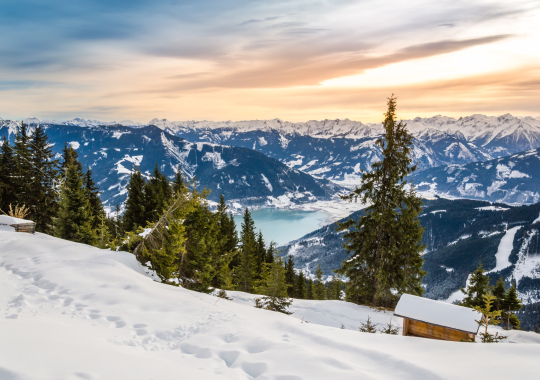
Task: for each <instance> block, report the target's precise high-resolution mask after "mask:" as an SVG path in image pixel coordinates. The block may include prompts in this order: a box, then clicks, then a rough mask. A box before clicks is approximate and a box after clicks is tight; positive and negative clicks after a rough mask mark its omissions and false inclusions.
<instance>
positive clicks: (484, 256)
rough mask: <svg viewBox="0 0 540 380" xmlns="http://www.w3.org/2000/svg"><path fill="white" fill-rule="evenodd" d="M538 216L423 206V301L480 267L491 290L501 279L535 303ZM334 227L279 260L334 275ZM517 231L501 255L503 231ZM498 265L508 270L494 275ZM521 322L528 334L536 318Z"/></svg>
mask: <svg viewBox="0 0 540 380" xmlns="http://www.w3.org/2000/svg"><path fill="white" fill-rule="evenodd" d="M361 213H362V211H358V212H355V213H353V214H351V215H350V217H351V218H352V219H355V220H357V219H358V218H359V216H360V215H361ZM539 215H540V203H537V204H535V205H531V206H521V207H511V206H507V205H504V204H490V203H488V202H482V201H475V200H453V201H452V200H448V199H442V198H440V199H437V200H433V201H429V200H426V201H425V206H424V210H423V213H422V214H421V216H420V223H421V224H422V226H423V227H424V236H423V243H424V244H426V250H425V253H424V260H425V262H424V267H423V269H424V270H425V271H427V275H426V276H425V277H424V284H425V285H426V288H425V289H426V293H425V296H426V297H429V298H433V299H443V300H446V299H448V298H449V297H451V295H452V294H453V293H454V292H456V291H457V290H458V289H459V287H460V286H461V287H464V286H465V284H466V280H467V277H468V275H469V273H471V272H472V271H473V270H474V269H476V267H477V266H478V263H479V262H480V261H481V262H482V264H483V266H484V267H485V268H486V269H487V270H494V269H495V270H494V271H493V272H492V274H491V275H490V279H491V281H492V283H493V284H494V283H495V282H496V281H497V279H498V278H499V277H500V276H502V277H503V278H504V279H505V281H506V282H507V284H510V282H511V281H516V282H517V288H518V292H519V294H520V297H521V298H522V299H523V300H524V302H525V303H526V304H530V305H533V304H537V303H539V302H540V260H539V259H538V255H539V254H540V245H539V240H538V236H540V234H539V232H540V217H539ZM347 219H349V218H344V219H342V220H341V222H343V221H345V220H347ZM336 226H337V224H336V223H333V224H330V225H328V226H325V227H323V228H321V229H319V230H317V231H314V232H312V233H310V234H308V235H306V236H304V237H302V238H301V239H298V240H296V241H294V242H291V243H290V244H289V245H287V246H284V247H281V248H282V255H288V254H291V255H293V256H294V258H295V264H296V267H297V268H298V269H303V270H304V271H305V272H307V273H308V274H313V273H315V270H316V268H317V266H318V264H319V263H321V267H322V269H323V271H324V272H325V274H326V275H328V276H329V275H331V274H332V269H337V268H339V267H340V266H341V262H342V261H343V260H344V259H346V258H347V253H346V251H345V250H344V249H343V247H342V243H343V233H342V232H341V233H338V232H336V230H335V228H336ZM518 226H519V227H520V228H519V229H517V230H515V231H513V232H514V235H513V238H512V241H511V242H510V245H511V247H510V249H504V250H502V251H501V252H499V247H500V246H501V241H502V240H503V237H504V236H506V233H507V232H506V231H507V230H511V229H512V228H513V227H518ZM497 258H499V262H498V261H497ZM501 260H502V261H501ZM504 260H506V261H504ZM502 262H508V263H510V264H509V265H508V266H504V265H502V266H503V268H502V269H496V268H498V267H500V265H498V264H500V263H502ZM520 318H521V319H522V322H523V326H524V327H525V328H528V329H532V328H534V325H535V324H536V323H539V324H540V316H538V314H536V313H533V312H526V313H524V314H523V315H522V316H521V317H520Z"/></svg>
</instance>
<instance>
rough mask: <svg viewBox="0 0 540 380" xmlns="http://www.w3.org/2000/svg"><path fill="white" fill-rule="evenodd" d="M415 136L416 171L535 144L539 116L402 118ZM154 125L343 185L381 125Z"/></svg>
mask: <svg viewBox="0 0 540 380" xmlns="http://www.w3.org/2000/svg"><path fill="white" fill-rule="evenodd" d="M405 122H406V123H407V125H408V127H409V130H410V131H411V132H412V133H413V135H414V136H415V138H416V139H415V149H414V153H415V156H416V160H417V161H418V163H419V168H420V169H427V168H432V167H437V166H441V165H450V164H467V163H470V162H477V161H484V160H488V159H491V158H497V157H502V156H506V155H509V154H512V153H515V152H519V151H522V150H526V149H534V148H538V147H540V120H539V119H537V118H532V117H524V118H518V117H513V116H512V115H509V114H506V115H502V116H499V117H492V116H484V115H472V116H468V117H465V118H460V119H454V118H449V117H444V116H435V117H432V118H425V119H423V118H416V119H413V120H405ZM150 124H154V125H156V126H158V127H160V128H162V129H164V130H168V131H170V132H171V133H173V134H176V135H177V136H182V137H186V138H188V139H190V140H192V141H210V142H215V143H218V142H219V143H225V142H226V143H227V144H231V145H235V146H244V147H250V148H253V149H257V150H259V151H261V152H263V153H264V154H266V155H268V156H270V157H274V158H276V159H278V160H280V161H282V162H285V163H287V165H289V166H291V167H294V168H297V169H299V170H302V171H305V172H306V173H309V174H312V175H314V176H317V177H320V178H326V179H330V180H333V181H336V182H338V183H341V184H343V185H349V186H350V185H354V184H356V183H357V182H358V175H359V172H360V169H365V170H370V168H371V165H372V164H373V162H375V161H377V160H378V159H379V158H380V154H379V149H377V148H376V147H375V145H374V143H375V140H376V138H377V137H379V136H380V135H381V133H382V126H381V124H363V123H361V122H355V121H351V120H348V119H345V120H323V121H309V122H305V123H289V122H284V121H281V120H279V119H275V120H254V121H242V122H206V121H203V122H193V121H192V122H170V121H167V120H164V119H163V120H158V119H153V120H151V121H150Z"/></svg>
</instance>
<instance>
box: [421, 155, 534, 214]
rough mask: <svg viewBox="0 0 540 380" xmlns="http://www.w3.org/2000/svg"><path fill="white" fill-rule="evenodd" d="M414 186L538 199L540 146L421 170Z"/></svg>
mask: <svg viewBox="0 0 540 380" xmlns="http://www.w3.org/2000/svg"><path fill="white" fill-rule="evenodd" d="M413 178H414V181H415V183H416V184H417V186H418V189H419V190H420V191H422V192H426V193H430V194H438V195H440V196H447V197H458V198H472V199H483V200H488V201H493V202H504V203H511V204H512V203H515V204H532V203H536V202H539V201H540V149H533V150H528V151H525V152H520V153H516V154H513V155H511V156H507V157H501V158H498V159H494V160H489V161H484V162H477V163H470V164H466V165H450V166H441V167H437V168H432V169H427V170H423V171H421V172H417V173H415V175H414V176H413Z"/></svg>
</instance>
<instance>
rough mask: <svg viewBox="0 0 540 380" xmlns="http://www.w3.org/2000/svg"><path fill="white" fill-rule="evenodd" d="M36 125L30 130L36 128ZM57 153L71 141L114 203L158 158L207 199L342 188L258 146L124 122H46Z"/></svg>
mask: <svg viewBox="0 0 540 380" xmlns="http://www.w3.org/2000/svg"><path fill="white" fill-rule="evenodd" d="M12 127H13V125H1V124H0V137H1V136H2V135H9V136H10V138H11V139H13V138H14V134H13V132H14V131H15V130H14V129H12ZM34 127H35V124H32V125H31V127H30V129H32V128H34ZM44 128H45V131H46V133H47V135H48V136H49V138H50V140H51V142H52V143H53V144H54V147H53V150H54V152H55V153H59V152H60V151H61V150H62V148H63V146H64V143H65V142H66V143H69V144H71V146H72V147H73V148H75V149H76V150H77V152H78V153H79V158H80V160H81V162H82V164H83V166H84V167H85V168H86V167H87V166H88V167H90V168H91V169H92V171H93V173H94V180H95V182H96V183H97V184H98V186H99V187H100V189H101V190H102V191H103V193H102V195H101V199H102V200H103V202H104V203H105V204H106V205H108V206H110V207H114V205H116V204H117V203H118V204H121V203H122V202H123V201H124V200H125V197H126V193H127V190H126V185H127V183H128V181H129V175H130V173H131V171H132V169H133V167H134V166H138V167H140V169H141V171H142V173H143V174H144V175H145V176H146V177H147V178H149V177H150V176H151V173H152V172H153V170H154V165H155V164H156V163H157V165H158V167H159V169H160V171H162V172H163V173H164V174H165V175H167V176H168V177H169V178H171V177H173V175H174V173H175V172H176V169H177V167H178V165H180V167H181V169H182V171H183V173H184V174H185V175H186V176H187V177H188V178H193V177H196V178H197V180H198V183H199V186H200V188H202V187H206V188H208V189H209V190H211V191H212V192H211V194H210V197H209V199H210V200H213V201H217V200H218V199H219V195H220V194H223V195H224V196H225V198H226V200H227V201H228V202H229V204H230V205H231V206H232V207H237V208H241V207H245V206H248V205H249V206H267V207H271V206H273V205H287V204H290V203H304V202H311V201H314V200H319V199H330V198H331V197H332V196H333V195H334V194H335V193H336V191H338V190H339V187H338V186H336V185H335V184H333V183H331V182H329V181H327V180H321V179H315V178H313V177H312V176H310V175H308V174H305V173H303V172H301V171H298V170H296V169H291V168H289V167H287V166H286V165H284V164H282V163H281V162H279V161H277V160H275V159H273V158H270V157H267V156H265V155H264V154H262V153H259V152H257V151H254V150H251V149H246V148H240V147H233V146H225V145H217V144H210V143H203V142H198V143H191V142H188V141H186V140H184V139H182V138H179V137H177V136H172V135H170V134H169V133H167V132H165V131H163V130H161V129H159V128H157V127H155V126H146V127H141V128H137V129H134V128H130V127H125V126H120V125H111V126H92V127H85V128H80V127H77V126H66V125H46V126H44Z"/></svg>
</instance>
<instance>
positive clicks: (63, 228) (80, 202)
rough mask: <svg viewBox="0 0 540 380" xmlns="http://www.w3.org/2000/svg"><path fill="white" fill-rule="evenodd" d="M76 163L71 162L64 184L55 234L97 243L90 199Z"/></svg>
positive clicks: (74, 239)
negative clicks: (87, 196)
mask: <svg viewBox="0 0 540 380" xmlns="http://www.w3.org/2000/svg"><path fill="white" fill-rule="evenodd" d="M82 182H83V181H82V178H81V175H80V173H79V170H78V166H77V165H76V164H71V165H70V166H69V167H68V170H67V172H66V180H65V182H64V183H63V184H62V190H61V193H60V204H59V208H60V209H59V212H58V218H56V220H55V223H54V234H55V236H57V237H59V238H62V239H67V240H71V241H75V242H78V243H85V244H91V245H93V244H95V243H96V234H95V231H94V230H93V229H92V224H91V222H92V219H91V216H90V210H89V204H88V199H87V198H86V194H85V191H84V188H83V183H82Z"/></svg>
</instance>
